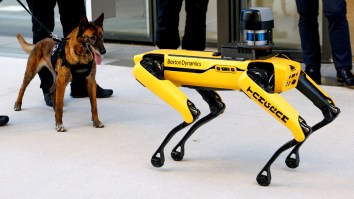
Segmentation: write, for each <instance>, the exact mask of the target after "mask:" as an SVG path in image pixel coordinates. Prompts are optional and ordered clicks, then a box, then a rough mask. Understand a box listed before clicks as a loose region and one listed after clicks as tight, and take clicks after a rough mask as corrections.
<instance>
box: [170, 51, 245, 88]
mask: <svg viewBox="0 0 354 199" xmlns="http://www.w3.org/2000/svg"><path fill="white" fill-rule="evenodd" d="M168 52H170V54H164V75H165V78H166V79H169V80H171V81H172V82H174V83H175V84H176V85H179V86H188V87H204V88H212V89H216V90H218V89H227V90H238V89H239V86H238V85H237V81H236V80H237V79H238V77H239V76H240V74H241V72H244V71H245V70H246V69H247V65H248V62H243V61H235V60H223V59H221V57H220V56H213V53H212V52H199V51H188V55H186V54H187V52H185V51H184V50H176V51H172V50H171V51H168ZM189 52H191V53H189Z"/></svg>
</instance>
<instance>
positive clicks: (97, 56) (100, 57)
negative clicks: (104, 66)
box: [93, 50, 102, 65]
mask: <svg viewBox="0 0 354 199" xmlns="http://www.w3.org/2000/svg"><path fill="white" fill-rule="evenodd" d="M93 52H94V54H95V61H96V64H98V65H100V64H101V63H102V56H101V54H99V53H97V52H96V51H95V50H94V51H93Z"/></svg>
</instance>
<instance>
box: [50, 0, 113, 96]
mask: <svg viewBox="0 0 354 199" xmlns="http://www.w3.org/2000/svg"><path fill="white" fill-rule="evenodd" d="M57 3H58V7H59V14H60V21H61V24H62V27H63V35H64V37H66V36H68V35H69V33H70V32H71V31H72V30H73V29H75V28H76V27H77V26H78V25H79V23H80V20H81V17H82V16H84V15H86V10H85V0H74V1H72V0H57ZM70 86H71V93H70V95H71V96H72V97H77V98H79V97H87V96H88V93H87V88H86V78H80V79H73V80H72V81H71V84H70ZM112 94H113V90H112V89H103V88H101V87H100V86H99V85H97V97H98V98H104V97H110V96H111V95H112Z"/></svg>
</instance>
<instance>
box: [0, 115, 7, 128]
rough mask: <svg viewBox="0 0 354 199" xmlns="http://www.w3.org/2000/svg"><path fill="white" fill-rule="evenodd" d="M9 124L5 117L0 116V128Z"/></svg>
mask: <svg viewBox="0 0 354 199" xmlns="http://www.w3.org/2000/svg"><path fill="white" fill-rule="evenodd" d="M8 122H9V117H8V116H6V115H0V126H4V125H5V124H7V123H8Z"/></svg>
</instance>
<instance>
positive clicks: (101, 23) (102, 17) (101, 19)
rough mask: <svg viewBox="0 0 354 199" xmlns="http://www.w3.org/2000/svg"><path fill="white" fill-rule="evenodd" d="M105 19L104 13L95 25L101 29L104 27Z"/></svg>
mask: <svg viewBox="0 0 354 199" xmlns="http://www.w3.org/2000/svg"><path fill="white" fill-rule="evenodd" d="M103 19H104V14H103V13H102V14H101V15H100V16H99V17H98V18H97V19H96V20H95V24H97V25H98V26H100V27H103Z"/></svg>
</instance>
